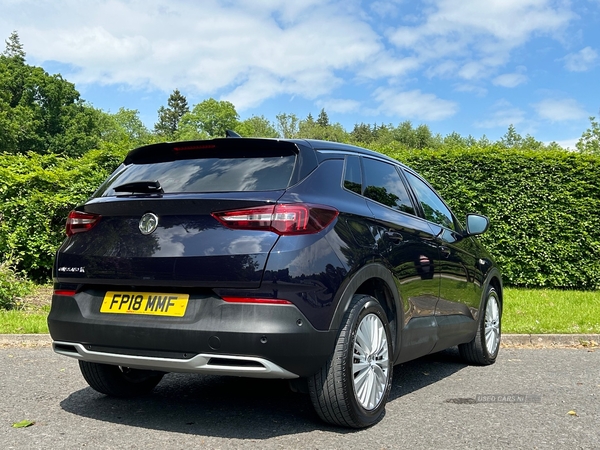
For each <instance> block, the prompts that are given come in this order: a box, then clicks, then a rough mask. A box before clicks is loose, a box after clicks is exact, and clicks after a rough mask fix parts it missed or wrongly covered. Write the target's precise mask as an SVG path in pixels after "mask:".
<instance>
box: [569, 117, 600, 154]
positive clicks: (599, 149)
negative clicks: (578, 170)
mask: <svg viewBox="0 0 600 450" xmlns="http://www.w3.org/2000/svg"><path fill="white" fill-rule="evenodd" d="M575 147H576V148H577V150H579V151H580V152H581V153H592V154H595V155H600V124H598V121H597V120H596V118H595V117H593V116H591V117H590V127H589V128H588V129H587V130H585V131H584V132H583V134H582V135H581V137H580V138H579V141H577V144H575Z"/></svg>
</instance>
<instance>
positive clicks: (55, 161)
mask: <svg viewBox="0 0 600 450" xmlns="http://www.w3.org/2000/svg"><path fill="white" fill-rule="evenodd" d="M126 153H127V150H123V149H121V148H119V147H118V146H114V145H111V144H106V145H104V146H103V147H102V149H101V150H93V151H90V152H88V153H86V154H85V155H84V156H82V157H81V158H68V157H62V156H57V155H54V154H48V155H39V154H37V153H29V154H28V155H8V154H2V155H0V255H3V256H2V257H0V263H1V262H3V261H5V260H8V259H10V260H11V261H12V262H13V263H14V264H15V265H16V268H17V269H18V270H24V271H25V272H26V273H27V274H28V276H29V277H30V278H32V279H33V280H36V281H40V282H42V281H46V280H47V279H48V278H49V277H50V275H51V271H52V261H53V258H54V254H55V252H56V249H57V248H58V246H59V245H60V243H61V242H62V241H63V240H64V238H65V234H64V227H65V221H66V218H67V215H68V213H69V211H70V210H71V209H72V208H73V207H74V206H76V205H77V204H79V203H81V202H83V201H85V200H86V199H87V198H88V197H89V196H90V195H91V194H92V193H93V192H94V191H95V190H96V188H97V187H98V186H99V185H100V183H102V181H104V179H105V178H106V177H107V176H108V175H109V174H110V173H111V172H112V171H113V170H114V169H115V168H116V167H117V166H118V165H119V164H120V163H121V161H122V160H123V158H124V157H125V154H126Z"/></svg>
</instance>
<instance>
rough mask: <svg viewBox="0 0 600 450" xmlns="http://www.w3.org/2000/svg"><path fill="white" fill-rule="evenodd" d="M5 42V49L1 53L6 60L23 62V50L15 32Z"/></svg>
mask: <svg viewBox="0 0 600 450" xmlns="http://www.w3.org/2000/svg"><path fill="white" fill-rule="evenodd" d="M5 42H6V49H5V50H4V52H3V53H2V54H3V55H4V56H6V57H7V58H13V59H17V60H21V62H23V63H24V62H25V50H23V45H22V44H21V39H20V38H19V34H18V33H17V32H16V31H13V32H12V33H11V34H10V36H9V37H8V39H7V40H6V41H5Z"/></svg>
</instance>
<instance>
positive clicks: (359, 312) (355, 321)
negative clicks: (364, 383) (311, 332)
mask: <svg viewBox="0 0 600 450" xmlns="http://www.w3.org/2000/svg"><path fill="white" fill-rule="evenodd" d="M369 314H375V315H376V316H377V317H379V320H381V323H382V324H383V326H384V329H385V334H386V339H387V344H388V357H389V369H388V380H387V386H386V388H385V391H384V394H383V396H382V398H381V401H380V402H379V405H377V407H376V408H374V409H372V410H367V409H365V408H363V406H362V405H361V404H360V402H359V401H358V398H357V397H356V393H355V391H354V373H353V365H352V363H353V357H354V354H353V353H354V352H353V349H354V341H355V339H356V332H357V330H358V326H359V324H360V322H361V321H362V319H363V318H364V317H365V316H367V315H369ZM347 320H348V321H350V323H351V324H352V325H351V332H350V335H349V336H348V341H347V345H348V351H347V352H346V354H345V361H344V377H345V379H346V380H347V383H346V385H345V390H346V395H347V398H348V399H349V401H350V405H349V406H351V409H350V412H351V414H352V415H353V416H354V418H355V420H356V422H357V423H360V424H362V426H370V425H373V424H375V423H377V422H378V421H379V420H381V419H382V418H383V412H384V410H385V405H386V403H387V399H388V396H389V393H390V390H391V387H392V376H393V367H394V365H393V349H392V345H391V344H392V336H391V332H390V325H389V323H388V319H387V317H386V315H385V312H384V310H383V308H382V307H381V305H380V304H379V302H377V300H375V299H374V298H373V297H370V296H364V297H362V298H360V300H359V301H358V303H357V304H356V306H355V307H354V308H352V309H351V310H350V313H349V316H348V319H347Z"/></svg>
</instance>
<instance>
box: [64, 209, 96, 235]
mask: <svg viewBox="0 0 600 450" xmlns="http://www.w3.org/2000/svg"><path fill="white" fill-rule="evenodd" d="M101 217H102V216H100V215H98V214H89V213H84V212H81V211H71V212H70V213H69V217H68V218H67V229H66V232H67V236H73V235H74V234H76V233H83V232H84V231H89V230H91V229H92V228H93V227H94V226H95V225H96V224H97V223H98V221H99V220H100V218H101Z"/></svg>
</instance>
